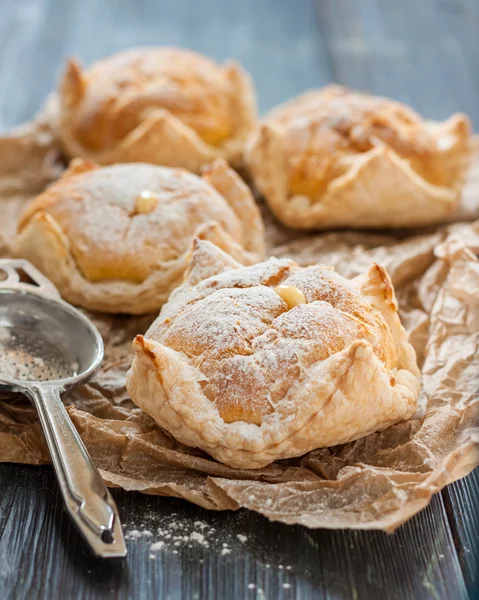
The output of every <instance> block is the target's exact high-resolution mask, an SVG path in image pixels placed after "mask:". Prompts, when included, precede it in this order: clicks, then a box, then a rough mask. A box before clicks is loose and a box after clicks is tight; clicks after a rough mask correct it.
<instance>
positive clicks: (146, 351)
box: [127, 240, 420, 469]
mask: <svg viewBox="0 0 479 600" xmlns="http://www.w3.org/2000/svg"><path fill="white" fill-rule="evenodd" d="M278 286H279V287H278ZM285 290H286V291H288V290H289V293H287V294H286V293H285ZM283 298H286V300H287V301H288V302H289V304H288V303H287V301H285V300H284V299H283ZM133 346H134V350H135V359H134V361H133V364H132V367H131V369H130V371H129V373H128V375H127V388H128V392H129V394H130V397H131V398H132V400H133V401H134V402H135V404H137V405H138V406H139V407H140V408H142V409H143V410H144V411H145V412H146V413H148V414H149V415H150V416H152V417H153V418H154V419H155V421H156V422H157V423H159V424H160V425H161V426H162V427H164V428H165V429H166V430H168V431H169V432H170V433H171V434H172V435H173V436H174V437H175V438H177V439H178V440H179V441H180V442H182V443H184V444H186V445H188V446H194V447H199V448H202V449H203V450H205V451H206V452H208V453H209V454H211V455H212V456H213V457H214V458H216V459H217V460H219V461H221V462H223V463H225V464H227V465H230V466H232V467H238V468H251V469H255V468H260V467H263V466H265V465H267V464H268V463H270V462H272V461H274V460H277V459H283V458H290V457H295V456H300V455H302V454H304V453H306V452H308V451H310V450H313V449H315V448H322V447H328V446H333V445H337V444H342V443H345V442H349V441H352V440H355V439H357V438H360V437H362V436H365V435H368V434H370V433H372V432H375V431H379V430H382V429H385V428H386V427H389V426H391V425H393V424H394V423H397V422H399V421H402V420H405V419H408V418H410V417H411V416H412V415H413V413H414V412H415V410H416V406H417V399H418V395H419V387H420V381H419V370H418V367H417V365H416V357H415V353H414V350H413V348H412V346H411V345H410V344H409V343H408V341H407V338H406V332H405V330H404V328H403V327H402V325H401V323H400V320H399V317H398V313H397V304H396V300H395V296H394V290H393V287H392V284H391V281H390V279H389V276H388V274H387V273H386V271H385V270H384V269H383V268H382V267H380V266H379V265H372V266H371V268H370V269H369V271H368V272H367V273H366V274H365V275H364V276H362V277H358V278H356V279H353V280H347V279H344V278H343V277H341V276H340V275H338V274H336V273H335V272H334V271H333V270H332V269H330V268H328V267H325V266H322V265H316V266H311V267H307V268H301V267H299V266H298V265H296V264H295V263H294V262H293V261H291V260H284V259H281V260H278V259H274V258H272V259H270V260H268V261H266V262H263V263H259V264H256V265H254V266H249V267H242V266H241V265H240V264H239V263H237V262H236V261H235V260H234V259H233V258H231V257H230V256H228V255H227V254H225V253H224V252H222V251H221V250H220V249H218V248H216V247H215V246H214V245H213V244H211V243H209V242H207V241H198V240H197V241H196V242H195V249H194V252H193V256H192V260H191V264H190V266H189V268H188V271H187V277H186V279H185V282H184V283H183V284H182V285H181V286H180V287H179V288H177V289H176V290H175V291H174V292H173V293H172V295H171V296H170V299H169V300H168V302H167V303H166V304H165V305H164V306H163V309H162V311H161V313H160V315H159V317H158V318H157V319H156V321H155V322H154V323H153V324H152V326H151V327H150V329H149V330H148V332H147V333H146V335H145V336H141V335H140V336H137V337H136V339H135V341H134V344H133Z"/></svg>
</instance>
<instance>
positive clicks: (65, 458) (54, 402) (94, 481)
mask: <svg viewBox="0 0 479 600" xmlns="http://www.w3.org/2000/svg"><path fill="white" fill-rule="evenodd" d="M61 391H62V390H60V389H58V388H57V387H55V386H52V385H49V384H38V385H35V386H31V387H29V389H28V390H25V392H26V393H28V395H29V396H30V397H31V398H32V400H33V402H34V404H35V406H36V409H37V411H38V416H39V419H40V423H41V425H42V428H43V432H44V434H45V438H46V440H47V444H48V448H49V450H50V454H51V457H52V462H53V466H54V468H55V471H56V474H57V477H58V482H59V484H60V489H61V492H62V495H63V499H64V501H65V504H66V507H67V510H68V512H69V513H70V515H71V517H72V519H73V521H74V522H75V524H76V525H77V527H78V529H79V530H80V532H81V533H82V534H83V536H84V538H85V540H86V541H87V543H88V544H89V545H90V547H91V549H92V550H93V552H94V553H95V554H96V555H97V556H103V557H120V556H125V555H126V546H125V541H124V538H123V532H122V529H121V524H120V519H119V516H118V510H117V507H116V504H115V501H114V500H113V498H112V496H111V494H110V492H109V491H108V489H107V487H106V486H105V484H104V483H103V480H102V478H101V476H100V473H99V472H98V470H97V468H96V467H95V465H94V464H93V462H92V460H91V458H90V456H89V455H88V452H87V450H86V448H85V446H84V444H83V442H82V440H81V438H80V436H79V434H78V432H77V430H76V429H75V427H74V425H73V423H72V421H71V419H70V417H69V416H68V413H67V411H66V410H65V407H64V406H63V403H62V401H61V398H60V394H61Z"/></svg>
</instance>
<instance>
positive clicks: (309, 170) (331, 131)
mask: <svg viewBox="0 0 479 600" xmlns="http://www.w3.org/2000/svg"><path fill="white" fill-rule="evenodd" d="M245 154H246V162H247V164H248V168H249V171H250V173H251V176H252V178H253V180H254V183H255V185H256V187H257V188H258V190H259V191H260V192H261V193H262V194H263V195H264V197H265V198H266V200H267V202H268V204H269V206H270V208H271V209H272V211H273V212H274V214H275V215H276V217H277V218H278V219H279V220H280V221H282V222H283V223H284V224H285V225H288V226H290V227H294V228H298V229H326V228H331V227H357V228H360V227H370V228H397V227H413V226H423V225H429V224H433V223H437V222H440V221H442V220H443V219H444V218H445V217H446V216H447V215H448V214H449V213H450V212H451V211H452V210H453V209H454V207H455V205H456V203H457V201H458V198H459V195H460V189H461V185H462V182H463V178H464V175H465V172H466V169H467V167H468V164H469V157H470V127H469V122H468V119H467V117H465V116H464V115H462V114H456V115H453V116H452V117H451V118H450V119H448V120H447V121H445V122H443V123H437V122H431V121H424V120H422V119H421V117H419V115H417V114H416V113H415V112H414V111H412V110H411V109H410V108H408V107H406V106H404V105H402V104H400V103H398V102H394V101H393V100H389V99H386V98H380V97H375V96H369V95H366V94H360V93H356V92H352V91H350V90H347V89H345V88H343V87H341V86H336V85H333V86H328V87H326V88H324V89H322V90H319V91H310V92H306V93H304V94H302V95H300V96H298V97H297V98H294V99H293V100H291V101H290V102H287V103H285V104H283V105H280V106H278V107H277V108H275V109H273V110H272V111H271V112H270V113H269V114H268V115H267V116H266V117H265V118H264V120H263V121H262V123H261V124H260V125H259V127H258V129H257V131H256V132H255V133H254V134H253V135H252V138H251V140H250V142H249V144H248V146H247V148H246V151H245Z"/></svg>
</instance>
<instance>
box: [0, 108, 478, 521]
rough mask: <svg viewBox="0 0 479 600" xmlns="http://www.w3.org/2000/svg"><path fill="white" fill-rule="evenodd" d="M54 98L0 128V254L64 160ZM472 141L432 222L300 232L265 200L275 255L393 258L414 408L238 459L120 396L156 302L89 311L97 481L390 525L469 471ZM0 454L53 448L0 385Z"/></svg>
mask: <svg viewBox="0 0 479 600" xmlns="http://www.w3.org/2000/svg"><path fill="white" fill-rule="evenodd" d="M52 110H53V109H52ZM52 110H50V111H49V110H47V111H46V112H44V113H43V115H42V116H41V117H39V118H37V119H36V120H35V121H34V122H32V123H27V124H25V125H24V126H22V127H20V128H17V129H16V130H14V131H13V132H12V133H10V134H8V135H5V136H4V137H0V256H2V255H3V256H8V254H9V252H10V249H11V243H12V239H13V236H14V233H15V224H16V220H17V216H18V213H19V211H20V210H21V209H22V207H23V206H24V205H25V204H26V203H27V202H28V201H29V200H30V199H31V198H32V197H33V196H35V195H36V194H37V193H38V192H39V191H41V190H42V189H44V187H45V186H46V185H47V184H48V183H49V182H50V181H52V180H54V179H55V178H56V177H58V175H59V173H60V172H61V170H62V169H63V167H64V165H63V164H62V159H61V153H60V151H59V149H58V143H57V141H56V137H55V133H54V126H53V125H52V122H53V121H52V117H51V114H52ZM477 146H478V148H477V152H476V156H475V159H474V161H473V165H472V168H471V171H470V174H469V179H468V183H467V186H466V189H465V191H464V197H463V199H462V203H461V206H460V209H459V210H458V211H457V212H456V214H455V215H454V216H453V218H452V221H454V223H452V224H447V225H443V226H441V227H439V228H435V229H434V230H429V231H423V232H399V233H396V234H394V235H390V234H388V233H373V234H369V233H359V232H351V231H349V232H334V233H323V234H314V235H305V234H299V233H297V232H291V231H288V230H286V229H285V228H283V227H280V226H279V225H278V224H276V223H275V222H274V220H273V218H272V217H271V216H270V214H269V213H268V212H267V210H266V209H264V217H265V222H266V227H267V242H268V248H269V254H270V255H276V256H291V257H293V258H294V259H295V260H296V261H297V262H299V263H300V264H302V265H307V264H311V263H314V262H318V261H320V262H324V263H326V264H329V265H333V266H334V267H335V268H336V269H337V270H338V271H339V272H340V273H341V274H343V275H345V276H346V277H353V276H355V275H357V274H359V273H361V272H363V271H364V270H365V269H366V268H367V267H368V266H369V264H370V263H371V262H372V261H376V262H379V263H382V264H383V265H384V266H385V267H386V268H387V269H388V271H389V273H390V274H391V276H392V279H393V282H394V285H395V287H396V292H397V296H398V300H399V305H400V310H401V317H402V319H403V323H404V324H405V326H406V328H407V330H408V333H409V336H410V340H411V342H412V343H413V345H414V347H415V348H416V351H417V354H418V360H419V364H420V366H421V369H422V377H423V388H422V397H421V403H422V407H423V416H422V417H421V418H416V419H413V420H411V421H408V422H406V423H400V424H399V425H396V426H394V427H391V428H390V429H387V430H386V431H383V432H381V433H377V434H373V435H370V436H368V437H366V438H363V439H360V440H358V441H356V442H353V443H349V444H346V445H343V446H338V447H334V448H329V449H323V450H317V451H314V452H311V453H309V454H308V455H306V456H304V457H302V458H298V459H294V460H287V461H279V462H276V463H273V464H271V465H269V466H268V467H266V468H264V469H260V470H255V471H246V470H243V471H242V470H236V469H232V468H229V467H227V466H225V465H222V464H220V463H218V462H216V461H214V460H212V459H211V458H210V457H209V456H208V455H206V454H205V453H203V452H201V451H199V450H195V449H192V448H187V447H185V446H182V445H181V444H179V443H178V442H176V441H175V440H174V439H173V438H172V437H171V436H170V435H169V434H167V433H165V432H164V431H163V430H161V429H160V428H159V427H158V426H157V425H156V424H155V423H154V421H153V420H152V419H151V418H149V417H148V416H147V415H146V414H144V413H143V412H142V411H141V410H139V409H138V408H136V407H135V406H134V405H133V404H132V402H131V401H130V399H129V398H128V395H127V392H126V389H125V385H124V381H125V373H126V371H127V369H128V367H129V364H130V361H131V358H132V353H131V341H132V339H133V337H134V336H135V335H136V334H137V333H143V332H144V331H145V330H146V329H147V327H148V325H149V324H150V322H151V321H152V320H153V319H154V318H155V316H156V315H146V316H143V317H125V316H118V317H117V316H109V315H100V314H95V315H90V316H92V318H93V319H94V321H95V323H96V325H97V326H98V328H99V329H100V331H101V333H102V335H103V338H104V340H105V347H106V353H105V359H104V362H103V366H102V368H101V370H100V372H99V373H98V374H97V375H96V377H95V378H94V379H93V380H92V381H91V383H90V384H89V385H86V386H84V387H83V388H81V389H78V390H75V391H74V392H72V393H70V394H68V395H67V397H66V398H65V400H66V401H67V402H68V403H70V404H71V406H70V407H69V413H70V416H71V417H72V419H73V421H74V423H75V425H76V427H77V428H78V430H79V431H80V433H81V436H82V438H83V440H84V442H85V444H86V446H87V448H88V450H89V452H90V454H91V456H92V458H93V460H94V461H95V463H96V464H97V466H98V467H99V469H100V472H101V474H102V476H103V478H104V479H105V481H106V482H107V483H108V484H109V485H110V486H120V487H122V488H124V489H126V490H137V491H140V492H143V493H146V494H161V495H166V496H176V497H179V498H184V499H186V500H189V501H190V502H194V503H195V504H198V505H200V506H202V507H205V508H208V509H213V510H224V509H236V508H239V507H245V508H248V509H250V510H255V511H257V512H259V513H262V514H263V515H266V516H267V517H269V518H270V519H273V520H278V521H282V522H283V523H300V524H302V525H306V526H308V527H324V528H330V529H334V528H338V529H340V528H354V529H382V530H385V531H389V532H390V531H393V530H394V529H395V528H396V527H398V526H399V525H400V524H401V523H403V522H404V521H406V520H407V519H409V518H410V517H412V516H413V515H414V514H415V513H417V512H418V511H419V510H421V509H422V508H424V507H425V506H426V505H427V503H428V502H429V500H430V498H431V496H432V494H433V493H435V492H438V491H439V490H441V489H442V488H443V487H444V486H445V485H447V484H448V483H451V482H452V481H455V480H456V479H458V478H460V477H464V476H465V475H467V474H468V473H469V472H470V471H471V470H472V469H473V468H474V467H475V466H476V465H477V464H478V459H479V429H478V420H477V417H478V397H479V352H478V348H479V262H478V260H477V254H478V253H479V220H477V221H476V222H474V219H478V218H479V144H477ZM0 360H1V357H0ZM371 400H372V401H374V399H371ZM0 461H2V462H16V463H27V464H43V463H46V462H48V461H49V456H48V451H47V448H46V445H45V442H44V440H43V437H42V434H41V430H40V427H39V425H38V422H37V418H36V413H35V410H34V408H33V406H32V405H31V404H30V403H29V402H28V401H27V400H26V399H25V398H23V397H21V396H12V395H10V396H6V395H4V396H3V397H0Z"/></svg>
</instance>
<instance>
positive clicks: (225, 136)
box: [59, 47, 257, 172]
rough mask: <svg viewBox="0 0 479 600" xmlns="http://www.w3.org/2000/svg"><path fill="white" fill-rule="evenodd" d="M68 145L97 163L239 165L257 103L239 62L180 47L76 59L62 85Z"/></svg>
mask: <svg viewBox="0 0 479 600" xmlns="http://www.w3.org/2000/svg"><path fill="white" fill-rule="evenodd" d="M59 97H60V126H59V133H60V138H61V141H62V143H63V147H64V150H65V152H66V153H67V155H68V156H69V157H71V158H75V157H82V158H86V159H90V160H94V161H96V162H98V163H99V164H104V165H105V164H112V163H117V162H150V163H154V164H159V165H166V166H170V167H184V168H186V169H188V170H190V171H194V172H198V171H199V169H200V167H201V166H202V165H204V164H207V163H209V162H212V161H213V160H214V159H216V158H225V159H227V160H228V161H229V162H230V163H231V164H233V165H234V166H238V164H239V162H240V158H241V156H242V151H243V148H244V143H245V140H246V139H247V138H248V136H249V135H250V134H251V132H252V131H253V130H254V127H255V124H256V119H257V109H256V98H255V93H254V88H253V84H252V82H251V80H250V78H249V76H248V75H247V73H246V72H245V71H244V70H243V69H242V68H241V67H240V66H239V65H237V64H236V63H228V64H225V65H219V64H217V63H215V62H214V61H213V60H211V59H209V58H207V57H206V56H202V55H201V54H198V53H196V52H192V51H190V50H184V49H180V48H167V47H165V48H136V49H131V50H125V51H122V52H119V53H117V54H114V55H113V56H110V57H107V58H104V59H103V60H100V61H98V62H97V63H95V64H94V65H92V66H91V67H90V68H89V69H87V70H84V69H83V68H82V67H81V66H80V64H79V63H78V62H76V61H75V60H70V61H69V62H68V64H67V67H66V70H65V73H64V75H63V78H62V80H61V82H60V86H59Z"/></svg>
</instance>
